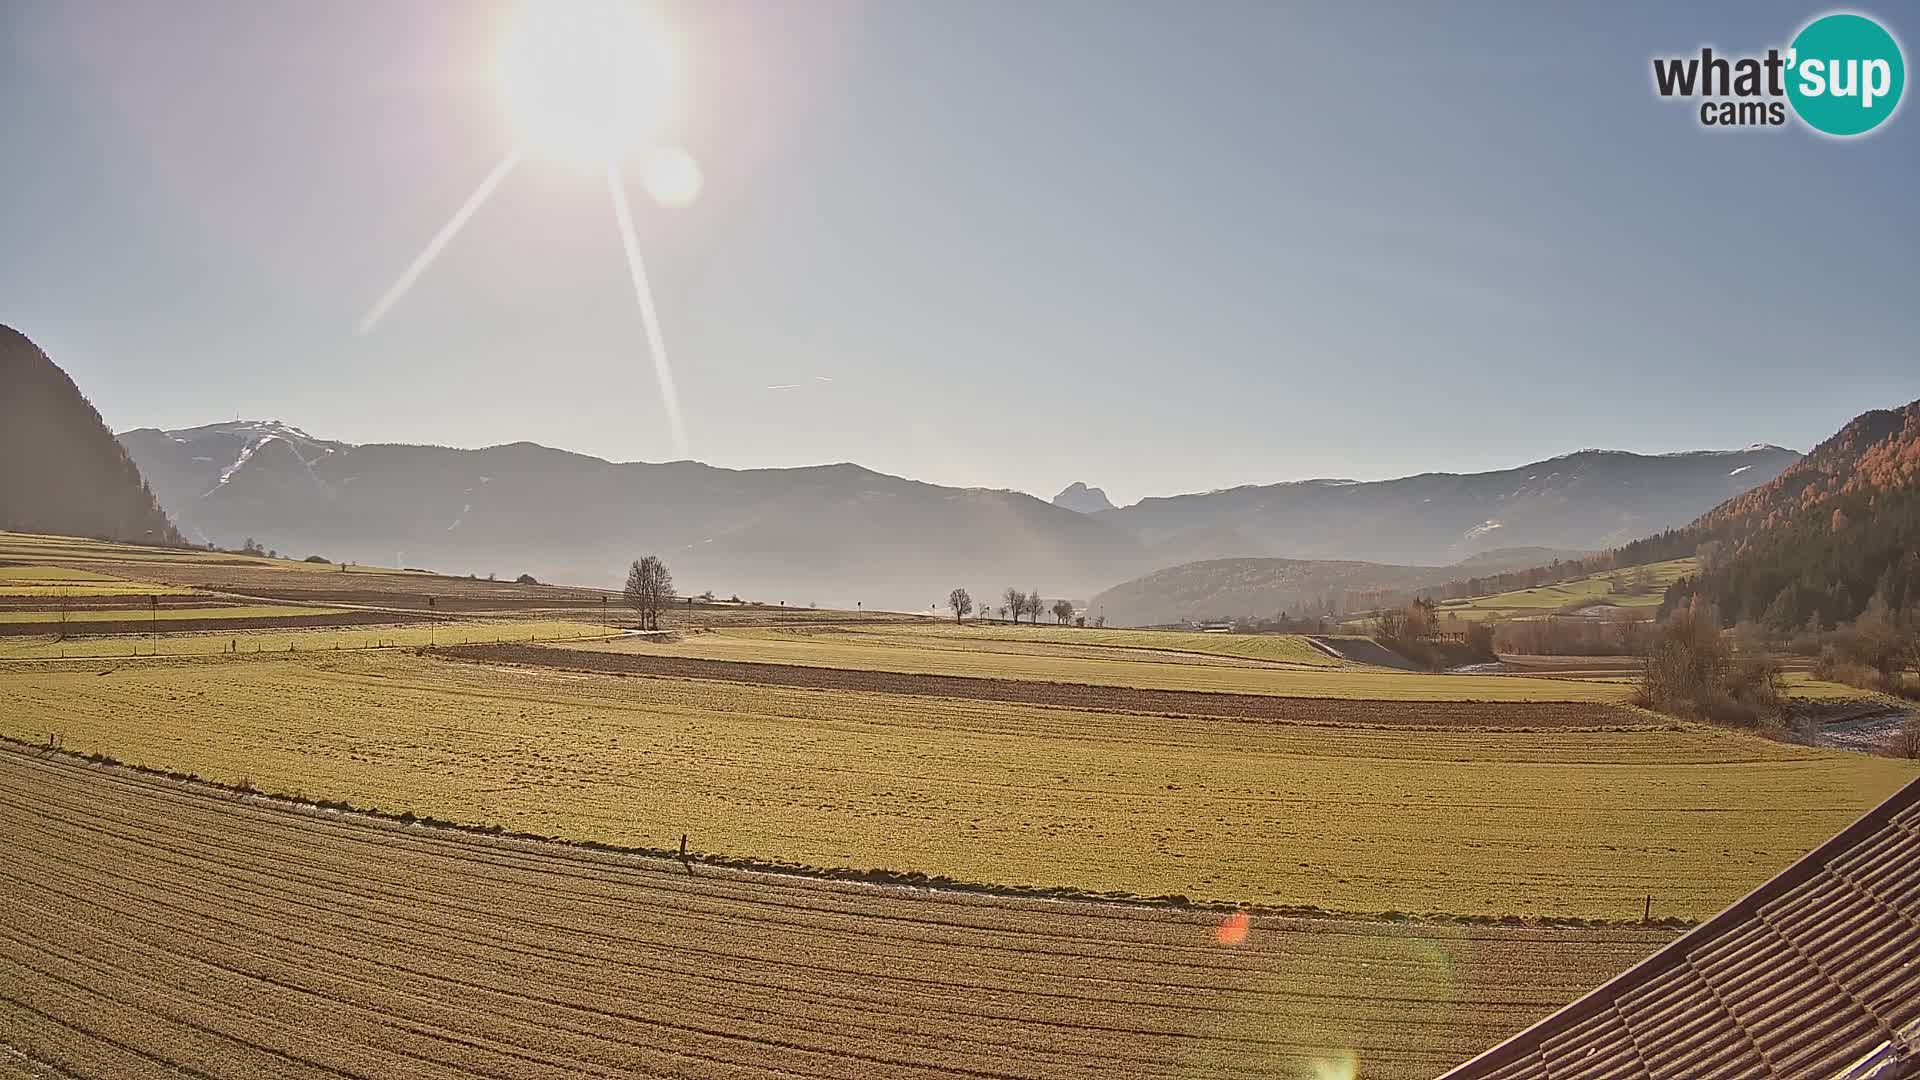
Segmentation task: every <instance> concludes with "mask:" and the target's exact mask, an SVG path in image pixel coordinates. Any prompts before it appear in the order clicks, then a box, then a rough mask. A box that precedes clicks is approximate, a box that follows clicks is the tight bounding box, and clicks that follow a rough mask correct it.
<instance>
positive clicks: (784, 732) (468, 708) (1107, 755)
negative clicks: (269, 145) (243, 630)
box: [0, 653, 1916, 918]
mask: <svg viewBox="0 0 1920 1080" xmlns="http://www.w3.org/2000/svg"><path fill="white" fill-rule="evenodd" d="M1514 681H1516V682H1518V681H1525V680H1514ZM1341 707H1345V708H1351V709H1352V710H1353V715H1354V716H1355V718H1356V719H1357V720H1364V719H1365V716H1366V708H1365V703H1352V704H1350V705H1344V706H1341ZM0 734H5V735H8V736H11V737H14V738H17V739H22V740H25V741H28V742H34V743H40V742H44V741H45V740H46V739H47V738H48V736H49V735H50V734H51V735H54V736H56V737H57V738H58V739H59V740H60V742H61V743H62V744H63V745H64V746H66V747H68V748H70V749H75V750H82V751H100V752H104V753H108V754H111V755H113V756H116V757H119V758H121V759H123V760H127V761H131V762H136V763H141V764H146V765H151V766H156V767H160V768H167V769H175V770H181V771H188V772H194V773H197V774H200V775H202V776H206V777H210V778H213V779H218V780H223V781H227V782H238V781H240V780H242V779H249V780H251V782H252V783H253V784H255V785H256V786H258V787H260V788H262V789H265V790H277V791H287V792H294V791H298V792H303V793H306V794H309V795H313V796H324V797H328V798H339V799H347V800H350V801H352V802H353V803H355V804H356V805H364V806H369V807H378V808H382V809H386V810H390V811H400V810H408V809H410V810H412V811H414V812H416V813H419V814H431V815H434V816H438V817H444V818H450V819H454V820H460V821H468V822H478V823H499V824H501V825H504V826H506V827H508V828H511V829H515V830H523V831H528V832H533V833H536V834H541V835H555V836H565V837H573V838H593V839H600V840H605V841H609V842H614V843H619V844H623V845H637V846H654V847H667V846H672V844H673V843H675V842H677V838H678V836H679V835H680V834H681V833H682V832H685V833H688V834H690V836H691V838H692V844H693V846H694V847H695V848H696V849H699V850H703V851H709V852H716V853H722V854H728V855H740V856H751V857H759V858H767V859H778V860H786V861H791V862H794V863H801V864H808V865H815V866H837V867H882V868H888V869H895V870H918V871H925V872H928V873H932V874H945V875H950V876H952V877H955V878H960V879H965V880H974V881H987V882H997V883H1007V884H1023V885H1038V886H1072V887H1075V888H1079V889H1083V890H1088V891H1092V892H1124V893H1131V894H1138V895H1160V894H1176V893H1177V894H1182V895H1186V896H1189V897H1192V898H1196V899H1198V898H1208V899H1220V900H1229V901H1256V902H1266V903H1275V904H1312V905H1319V906H1322V907H1325V908H1328V909H1333V910H1342V911H1356V912H1377V911H1386V910H1402V911H1439V912H1454V913H1460V914H1473V913H1478V914H1495V915H1497V914H1509V913H1511V914H1526V915H1563V916H1584V917H1599V918H1629V917H1637V916H1638V915H1639V912H1640V905H1641V902H1642V898H1643V897H1644V896H1645V895H1647V894H1649V893H1651V894H1652V895H1653V896H1654V903H1655V911H1656V914H1661V915H1680V916H1688V917H1694V918H1699V917H1704V916H1706V915H1708V914H1711V913H1712V912H1713V911H1715V910H1717V909H1718V908H1720V907H1721V906H1723V905H1724V904H1726V903H1727V902H1728V901H1730V900H1732V899H1733V898H1734V897H1735V896H1737V895H1738V894H1739V893H1741V892H1742V891H1744V890H1745V889H1746V888H1748V887H1750V886H1751V885H1753V884H1755V883H1757V882H1758V881H1760V880H1761V879H1763V878H1765V877H1767V876H1768V875H1770V874H1771V873H1773V872H1774V871H1776V870H1778V869H1779V868H1780V867H1782V866H1784V865H1786V864H1787V863H1788V862H1790V861H1792V859H1793V858H1795V857H1796V856H1797V855H1799V854H1800V853H1802V852H1804V851H1806V850H1807V849H1809V848H1811V847H1812V846H1813V845H1814V844H1816V843H1817V842H1819V841H1820V840H1821V839H1823V838H1824V837H1826V836H1828V835H1829V834H1831V833H1832V832H1834V831H1835V830H1836V829H1838V828H1839V827H1841V826H1842V825H1844V824H1845V823H1846V822H1847V821H1849V820H1850V819H1851V818H1852V817H1853V816H1855V815H1856V814H1857V813H1859V812H1860V811H1861V810H1863V809H1864V808H1866V807H1867V806H1869V805H1871V804H1872V803H1874V802H1876V801H1878V800H1879V799H1880V798H1882V797H1883V796H1885V795H1886V794H1887V793H1889V792H1891V791H1892V790H1893V789H1894V788H1895V787H1896V786H1898V785H1899V784H1900V783H1901V782H1902V781H1903V780H1905V779H1906V778H1908V777H1910V776H1912V775H1914V773H1915V771H1916V769H1915V766H1913V765H1911V764H1905V763H1899V762H1895V761H1892V760H1887V759H1880V758H1871V757H1866V756H1862V755H1854V754H1843V753H1838V752H1821V751H1812V750H1804V749H1799V748H1795V747H1789V746H1784V745H1780V744H1776V743H1771V742H1766V741H1763V740H1760V739H1757V738H1753V737H1749V736H1745V735H1739V734H1733V733H1729V732H1723V731H1718V730H1712V729H1705V728H1686V729H1682V730H1659V729H1652V730H1632V731H1596V732H1586V731H1539V732H1526V731H1491V730H1475V729H1463V730H1458V731H1420V732H1404V731H1390V730H1371V729H1352V730H1345V729H1341V728H1337V727H1331V728H1330V727H1326V726H1296V725H1288V724H1264V723H1248V722H1236V721H1232V720H1204V719H1175V718H1167V717H1156V716H1146V715H1127V714H1114V713H1089V712H1079V711H1075V710H1072V709H1065V708H1045V707H1035V706H1015V705H1004V704H998V703H987V702H970V701H958V700H941V699H930V698H904V697H902V696H900V695H892V694H877V693H855V692H839V691H835V692H821V691H808V690H795V689H776V688H769V687H759V686H746V685H736V684H729V683H716V682H711V681H695V680H677V679H664V678H616V677H608V676H587V675H580V674H575V673H570V672H547V671H540V670H536V669H524V668H511V669H508V668H490V667H484V666H480V665H476V664H469V663H454V662H447V661H441V660H435V659H430V658H424V657H417V656H413V655H408V654H392V653H389V654H354V653H342V654H340V655H339V656H337V657H334V656H318V655H314V656H309V657H306V658H292V659H272V658H266V657H250V656H242V657H235V658H228V659H218V660H198V661H194V660H183V661H166V660H161V661H146V662H133V663H128V664H123V665H115V666H111V667H101V666H99V665H98V664H92V665H87V664H66V665H61V664H38V665H14V666H12V667H10V668H9V669H7V670H6V671H5V672H3V673H0Z"/></svg>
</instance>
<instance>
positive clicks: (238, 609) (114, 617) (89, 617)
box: [0, 604, 334, 633]
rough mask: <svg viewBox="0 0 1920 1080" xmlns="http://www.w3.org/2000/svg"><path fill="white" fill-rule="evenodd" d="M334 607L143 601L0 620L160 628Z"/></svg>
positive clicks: (5, 615) (0, 617)
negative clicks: (148, 623) (151, 622)
mask: <svg viewBox="0 0 1920 1080" xmlns="http://www.w3.org/2000/svg"><path fill="white" fill-rule="evenodd" d="M333 610H334V609H332V608H318V607H296V606H294V605H292V604H228V605H223V606H208V607H162V608H155V609H152V610H151V611H150V610H148V608H147V606H146V605H145V604H141V605H139V606H137V607H127V606H122V607H112V608H84V609H79V610H75V611H69V612H65V613H62V612H59V611H45V610H37V611H0V623H56V624H57V623H60V622H62V621H65V622H67V623H72V624H85V623H90V622H127V621H133V622H140V621H144V620H148V619H155V620H158V621H159V622H160V623H161V624H162V627H163V628H164V625H165V624H166V623H167V622H169V621H172V620H177V619H274V618H281V617H284V616H292V615H327V614H330V613H331V612H332V611H333ZM75 632H77V633H85V632H86V627H85V626H84V625H79V626H77V627H76V630H75Z"/></svg>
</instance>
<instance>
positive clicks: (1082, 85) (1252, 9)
mask: <svg viewBox="0 0 1920 1080" xmlns="http://www.w3.org/2000/svg"><path fill="white" fill-rule="evenodd" d="M1825 10H1827V9H1826V8H1824V7H1821V6H1819V5H1808V4H1786V3H1773V4H1768V3H1727V4H1704V3H1703V4H1686V5H1676V4H1664V3H1657V4H1656V3H1650V4H1642V5H1627V4H1619V5H1615V4H1608V5H1581V6H1578V7H1575V6H1574V5H1524V4H1504V3H1503V4H1487V5H1480V6H1470V5H1420V4H1398V5H1388V4H1338V5H1336V4H1332V3H1325V4H1300V5H1289V4H1282V3H1278V2H1272V3H1267V2H1259V3H1256V2H1233V0H1198V2H1193V3H1172V2H1154V3H1150V2H1146V0H1140V2H1129V3H1112V2H1109V0H1049V2H1047V3H1043V4H1032V3H1022V2H1018V0H965V2H962V0H872V2H854V0H760V2H747V0H702V2H699V3H675V4H664V5H659V6H658V7H657V11H658V18H659V19H660V21H661V22H662V24H663V25H665V26H666V27H668V29H669V33H668V35H667V38H666V40H669V41H670V42H671V49H672V56H673V58H674V61H675V75H674V85H673V99H672V100H673V105H672V108H671V110H670V112H669V114H668V117H667V120H666V122H665V124H664V126H663V128H662V130H661V132H660V135H659V141H660V142H661V144H663V145H665V144H668V143H671V144H673V145H678V146H682V147H684V148H685V149H686V150H687V151H688V152H689V153H690V154H691V155H692V156H693V158H694V159H695V160H697V161H698V162H699V165H700V170H701V173H702V174H703V176H704V181H705V182H704V186H703V188H702V190H701V193H700V196H699V198H698V199H697V200H695V201H694V202H692V203H691V204H689V205H686V206H683V207H667V206H661V205H658V204H656V203H655V202H653V201H651V200H649V199H648V198H647V197H646V196H645V193H644V191H643V190H642V188H641V186H640V184H639V181H638V172H637V169H636V168H635V167H634V163H633V162H631V161H630V162H626V163H623V175H624V176H626V177H627V183H628V187H629V189H630V190H631V191H632V196H633V209H632V214H633V218H634V225H635V230H636V235H637V242H638V247H639V249H640V251H641V252H642V254H643V256H644V258H645V261H646V264H647V271H648V275H649V277H650V279H651V284H652V289H653V292H654V296H655V300H656V306H657V311H658V316H659V325H660V329H661V332H662V335H663V340H664V343H665V346H666V352H667V356H668V359H669V360H670V362H671V365H672V369H673V372H674V377H675V380H676V383H677V387H678V394H679V398H680V402H681V407H682V411H683V413H684V417H685V425H686V434H687V455H688V456H691V457H694V458H697V459H699V460H703V461H707V462H711V463H714V464H717V465H725V466H732V467H773V466H790V465H805V464H816V463H823V462H836V461H855V462H858V463H860V464H863V465H866V466H868V467H870V468H873V469H877V470H880V471H882V472H888V473H894V474H899V475H904V476H910V477H914V478H916V479H922V480H927V481H930V482H935V483H942V484H953V485H963V486H984V487H996V488H1014V489H1018V490H1024V491H1029V492H1032V493H1034V494H1037V495H1039V496H1041V497H1042V498H1045V497H1048V496H1050V495H1052V494H1053V493H1054V492H1055V491H1057V490H1058V489H1060V488H1061V487H1064V486H1065V485H1066V484H1068V483H1069V482H1072V481H1076V480H1080V481H1085V482H1087V483H1090V484H1094V485H1097V486H1102V487H1104V488H1105V489H1106V490H1107V491H1108V493H1109V494H1110V495H1111V496H1112V497H1113V498H1114V499H1115V500H1116V501H1117V502H1121V503H1126V502H1131V501H1133V500H1136V499H1138V498H1141V497H1145V496H1150V495H1165V494H1173V493H1177V492H1182V491H1196V490H1208V489H1213V488H1220V487H1229V486H1234V485H1238V484H1244V483H1271V482H1277V481H1282V480H1292V479H1302V478H1308V477H1350V478H1355V479H1376V478H1385V477H1390V476H1398V475H1405V474H1410V473H1417V472H1426V471H1473V470H1480V469H1490V468H1500V467H1506V466H1511V465H1517V464H1520V463H1523V462H1527V461H1532V460H1537V459H1540V458H1545V457H1549V456H1552V455H1555V454H1559V453H1565V452H1569V451H1572V450H1577V449H1581V448H1586V447H1605V448H1619V449H1629V450H1639V451H1646V452H1666V451H1676V450H1687V449H1696V448H1726V447H1738V446H1742V445H1746V444H1749V443H1754V442H1771V443H1779V444H1782V445H1787V446H1792V447H1794V448H1796V449H1806V448H1808V447H1809V446H1811V445H1812V444H1813V443H1815V442H1817V441H1819V440H1820V439H1821V438H1823V437H1825V436H1826V435H1828V434H1830V433H1831V432H1832V431H1833V430H1835V429H1836V428H1838V427H1839V426H1840V425H1841V424H1842V423H1844V422H1845V421H1846V420H1848V419H1849V418H1851V417H1852V416H1854V415H1855V414H1857V413H1859V412H1862V411H1864V410H1866V409H1869V408H1875V407H1886V406H1891V405H1896V404H1901V403H1905V402H1907V401H1909V400H1912V399H1914V398H1920V346H1917V345H1916V342H1920V304H1916V303H1915V298H1916V295H1917V294H1920V288H1917V287H1916V286H1920V271H1916V268H1915V241H1916V239H1920V199H1916V197H1915V195H1914V192H1915V190H1917V189H1916V178H1920V115H1916V114H1915V113H1914V109H1913V107H1912V106H1911V105H1910V104H1909V105H1906V106H1903V108H1902V110H1901V112H1900V113H1899V114H1897V115H1896V116H1895V117H1894V118H1893V120H1892V121H1890V122H1889V124H1887V125H1884V126H1883V127H1882V129H1881V130H1879V131H1878V132H1876V133H1875V134H1873V135H1871V136H1869V137H1867V138H1864V139H1856V140H1851V141H1844V142H1843V141H1837V140H1829V139H1824V138H1820V137H1818V136H1816V135H1814V134H1813V133H1811V132H1810V131H1808V130H1806V129H1804V128H1799V127H1788V128H1785V129H1760V130H1735V131H1712V130H1708V129H1704V128H1702V127H1701V126H1700V124H1699V123H1698V120H1697V117H1696V114H1695V111H1694V109H1693V107H1692V106H1690V105H1688V104H1686V103H1681V102H1676V101H1663V100H1660V99H1659V98H1657V97H1656V96H1655V94H1654V93H1653V90H1652V87H1651V77H1650V74H1649V72H1650V60H1651V58H1652V57H1654V56H1656V55H1685V54H1688V53H1697V50H1698V49H1699V47H1700V46H1701V45H1703V44H1711V45H1713V46H1714V47H1715V48H1716V49H1718V50H1724V51H1735V52H1738V51H1750V52H1762V51H1764V50H1765V49H1766V48H1767V47H1769V46H1775V45H1784V44H1785V43H1786V42H1787V40H1789V39H1790V37H1791V36H1792V34H1793V32H1794V30H1795V29H1797V28H1798V27H1799V26H1800V25H1802V24H1803V23H1804V22H1806V21H1807V20H1808V19H1809V18H1811V17H1813V16H1815V15H1817V14H1820V13H1822V12H1823V11H1825ZM1863 10H1867V11H1869V12H1870V13H1873V12H1874V9H1872V8H1867V9H1863ZM1878 14H1881V15H1882V16H1883V21H1884V22H1886V23H1887V24H1888V25H1889V26H1890V28H1891V29H1892V30H1893V31H1894V33H1896V34H1899V35H1903V40H1905V41H1906V42H1907V43H1908V44H1907V54H1908V61H1909V63H1911V62H1912V61H1913V59H1914V46H1913V44H1912V42H1914V41H1920V12H1916V11H1915V10H1914V9H1911V8H1903V7H1899V6H1893V5H1889V6H1888V7H1887V8H1886V9H1885V10H1884V11H1881V12H1878ZM512 15H513V9H511V8H510V7H508V6H504V5H489V4H484V3H480V2H477V0H475V2H465V0H463V2H450V0H334V2H331V3H327V4H312V3H306V2H296V0H248V2H242V0H229V2H213V0H173V2H170V3H167V4H148V3H144V2H133V0H128V2H124V3H104V2H97V0H0V136H4V138H5V143H6V146H7V147H8V151H9V152H8V154H7V159H6V164H5V166H4V167H3V168H0V237H4V238H5V241H4V249H0V252H3V254H0V322H4V323H6V324H8V325H12V326H14V327H16V328H18V329H19V330H21V331H22V332H24V333H26V334H27V335H28V336H29V337H31V338H33V339H34V340H35V341H36V342H37V343H39V344H40V345H41V347H42V348H44V349H45V350H46V351H47V352H48V353H49V354H50V355H51V356H52V357H53V359H54V361H55V362H56V363H59V364H60V365H61V366H62V367H64V368H65V369H66V370H67V371H68V372H69V373H70V374H71V375H73V376H74V378H75V380H76V381H77V382H78V383H79V385H80V387H81V389H82V390H83V391H85V392H86V393H87V394H88V395H89V396H90V397H91V398H92V400H93V401H94V403H95V405H96V406H97V407H98V408H99V409H100V411H101V413H102V415H103V416H104V417H105V418H106V420H107V422H108V423H109V425H111V426H112V427H114V428H115V430H126V429H130V428H134V427H155V426H157V427H167V428H175V427H187V426H193V425H198V424H203V423H211V422H215V421H219V420H230V419H234V418H237V417H244V418H248V419H281V420H284V421H285V422H287V423H290V424H293V425H296V426H299V427H302V428H304V429H306V430H307V431H309V432H311V433H312V434H314V435H316V436H320V437H325V438H333V439H342V440H346V441H350V442H417V443H436V444H443V445H451V446H469V447H478V446H487V445H494V444H499V443H505V442H514V441H519V440H530V441H534V442H539V443H544V444H547V445H550V446H558V447H562V448H565V449H569V450H575V451H579V452H582V453H588V454H594V455H597V456H601V457H606V458H610V459H614V460H646V461H661V460H670V459H672V458H674V457H677V456H680V455H678V454H677V453H676V452H675V443H674V440H673V438H672V435H671V432H670V430H669V424H668V423H667V420H666V416H665V413H664V411H663V405H662V397H661V392H660V389H659V386H658V385H657V383H656V381H655V376H654V369H653V359H652V357H651V356H650V353H649V349H648V343H647V338H646V335H645V332H644V328H643V325H642V321H641V318H640V315H639V313H638V311H637V305H636V303H635V298H634V292H633V287H632V284H631V282H630V279H629V276H628V270H627V264H626V262H625V260H624V256H623V254H622V247H621V240H620V235H619V232H618V231H617V229H616V227H615V218H614V214H613V211H612V209H611V206H610V199H609V192H608V188H607V185H606V182H605V178H604V176H603V175H601V174H599V173H595V172H592V171H583V170H581V169H579V168H577V167H575V166H573V165H570V164H566V163H563V162H557V161H551V160H547V159H545V158H541V157H537V156H536V157H532V158H528V159H526V160H524V161H523V162H522V163H521V164H519V165H518V166H516V167H515V168H514V170H513V171H512V172H511V173H510V174H508V175H507V176H506V178H505V179H504V180H503V181H502V182H501V183H500V185H499V186H498V188H497V189H496V190H495V191H494V193H493V195H492V197H491V199H490V200H489V201H488V202H487V203H486V204H485V205H484V206H482V207H481V208H480V209H479V210H478V211H477V212H476V213H475V214H474V216H473V218H472V219H471V221H470V222H469V224H468V225H467V226H466V228H465V229H464V230H463V231H461V232H460V233H459V234H458V235H457V236H455V237H454V238H453V239H452V240H451V241H450V242H449V243H448V245H447V246H446V248H445V250H444V251H443V252H442V254H441V255H440V257H439V259H438V260H437V261H436V262H435V263H434V264H433V265H432V266H431V267H430V268H428V269H427V270H426V272H425V273H423V274H422V275H421V277H420V278H419V280H418V282H417V284H416V285H415V286H414V287H413V288H412V290H411V291H410V292H408V293H407V294H406V295H405V296H404V297H402V298H401V299H400V300H399V301H398V302H397V303H396V304H395V305H394V306H393V307H392V309H391V310H390V311H389V312H388V313H387V314H386V315H385V316H384V318H383V319H382V320H381V321H380V322H379V323H377V324H376V325H375V326H374V327H373V328H372V329H371V331H370V332H367V333H365V334H362V333H361V332H360V326H361V323H362V320H363V319H364V318H365V317H366V315H367V313H368V311H369V309H370V308H372V307H373V305H374V303H375V301H376V300H378V299H379V298H380V297H381V295H382V294H383V293H384V292H386V290H387V289H388V287H389V286H390V285H391V284H392V283H393V282H394V280H395V279H396V278H397V277H398V276H399V275H400V272H401V271H402V270H403V269H404V268H405V267H406V266H407V265H408V264H409V263H410V262H411V261H412V260H413V259H414V258H415V256H416V255H418V254H419V253H420V251H421V249H422V248H423V247H424V246H425V244H426V243H427V241H428V239H429V238H430V237H431V236H433V235H434V233H435V232H436V231H437V230H439V229H440V228H441V226H442V225H443V224H444V223H445V222H446V221H447V219H448V217H449V216H450V215H451V214H452V213H453V211H454V209H455V208H456V207H458V206H459V205H460V204H461V203H462V201H463V200H465V199H466V198H467V197H468V195H469V194H470V193H471V192H472V191H473V190H474V188H475V186H476V185H477V184H479V183H480V181H481V179H482V178H483V177H485V176H486V175H487V174H488V173H489V171H490V170H492V169H493V168H494V167H495V166H496V165H497V164H498V163H499V161H500V160H501V159H502V157H503V155H505V154H507V153H508V152H509V150H511V149H512V147H513V146H514V145H515V142H516V131H515V130H514V129H513V127H512V126H511V125H510V124H509V123H508V122H507V121H506V119H505V118H504V116H503V111H502V107H501V99H500V94H499V91H498V86H497V85H496V78H495V72H494V69H495V63H494V57H495V55H496V52H497V50H498V47H499V42H500V35H501V34H502V33H503V27H505V26H508V25H510V24H511V17H512Z"/></svg>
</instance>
